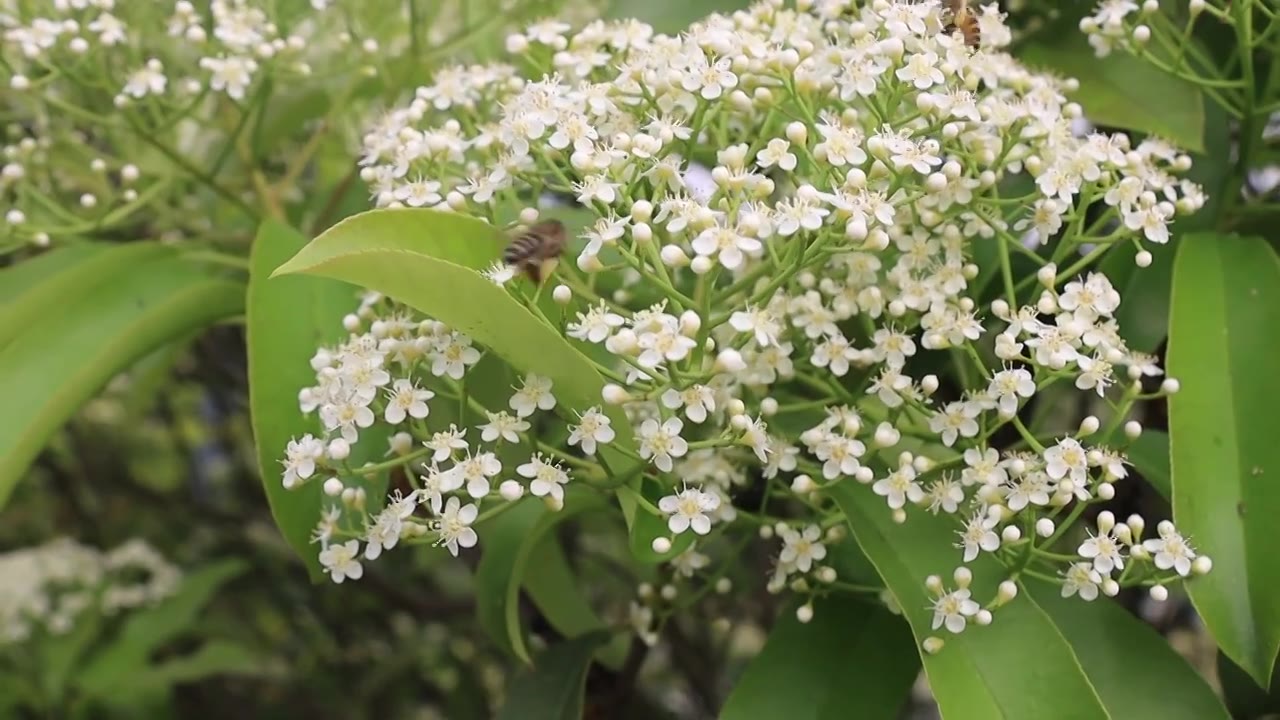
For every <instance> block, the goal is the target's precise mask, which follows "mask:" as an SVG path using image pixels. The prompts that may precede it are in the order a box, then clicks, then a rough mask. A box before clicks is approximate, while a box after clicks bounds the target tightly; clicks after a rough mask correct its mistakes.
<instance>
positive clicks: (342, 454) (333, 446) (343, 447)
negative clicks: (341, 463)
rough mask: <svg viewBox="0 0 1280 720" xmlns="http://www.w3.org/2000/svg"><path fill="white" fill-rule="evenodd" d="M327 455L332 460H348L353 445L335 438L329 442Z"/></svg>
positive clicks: (326, 450)
mask: <svg viewBox="0 0 1280 720" xmlns="http://www.w3.org/2000/svg"><path fill="white" fill-rule="evenodd" d="M325 454H326V455H328V456H329V458H330V459H331V460H346V459H347V458H348V457H350V456H351V445H349V444H348V443H347V441H346V440H343V439H342V438H334V439H333V440H331V441H329V447H328V448H326V449H325Z"/></svg>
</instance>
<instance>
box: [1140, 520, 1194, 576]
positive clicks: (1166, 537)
mask: <svg viewBox="0 0 1280 720" xmlns="http://www.w3.org/2000/svg"><path fill="white" fill-rule="evenodd" d="M1157 530H1158V532H1159V534H1160V537H1158V538H1151V539H1150V540H1144V541H1143V543H1142V549H1144V550H1146V551H1147V552H1149V553H1152V554H1153V555H1154V561H1155V564H1156V567H1158V568H1160V569H1161V570H1168V569H1169V568H1173V569H1174V570H1175V571H1177V573H1178V574H1179V575H1181V576H1182V577H1186V576H1187V575H1189V574H1191V561H1192V560H1195V559H1196V553H1195V551H1194V550H1192V549H1191V546H1190V545H1189V544H1187V541H1186V540H1184V539H1183V537H1182V535H1181V534H1179V533H1178V531H1177V530H1175V529H1174V527H1173V524H1172V523H1170V522H1168V521H1164V522H1162V523H1160V525H1159V526H1158V528H1157Z"/></svg>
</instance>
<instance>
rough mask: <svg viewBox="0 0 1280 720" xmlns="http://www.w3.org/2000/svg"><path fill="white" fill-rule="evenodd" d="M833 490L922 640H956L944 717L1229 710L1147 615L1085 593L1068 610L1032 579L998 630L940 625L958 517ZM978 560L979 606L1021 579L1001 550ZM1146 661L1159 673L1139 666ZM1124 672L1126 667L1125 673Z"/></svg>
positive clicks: (938, 669)
mask: <svg viewBox="0 0 1280 720" xmlns="http://www.w3.org/2000/svg"><path fill="white" fill-rule="evenodd" d="M831 495H832V497H833V498H834V499H835V500H836V502H837V503H838V504H839V506H840V508H841V509H842V510H843V511H844V513H845V516H846V518H847V520H848V523H849V527H850V528H851V529H852V530H853V533H854V536H855V537H856V538H857V541H858V544H859V545H861V546H862V549H863V551H864V552H865V553H866V554H867V556H868V557H869V558H870V559H871V561H872V562H873V563H875V565H876V568H877V569H878V570H879V571H880V576H881V577H882V578H883V579H884V581H885V584H886V585H887V586H888V588H889V590H890V591H891V592H892V593H893V596H894V598H895V599H896V600H897V603H898V606H899V607H900V608H902V609H903V612H904V615H905V617H906V619H907V622H909V623H910V624H911V629H912V632H913V633H914V635H915V639H916V641H917V644H918V643H920V642H923V641H924V639H925V638H927V637H930V636H937V637H941V638H943V639H944V640H945V642H946V644H945V646H944V647H943V648H942V650H941V651H940V652H938V653H936V654H933V655H925V656H924V668H925V672H926V673H927V674H928V677H929V687H930V688H931V689H932V691H933V694H934V697H935V698H936V699H937V701H938V707H939V708H940V710H941V712H942V714H943V716H944V717H947V718H982V719H983V720H985V719H987V718H1011V719H1014V720H1018V719H1021V718H1028V717H1034V718H1045V719H1053V720H1056V719H1057V718H1099V717H1117V718H1119V717H1130V715H1126V714H1124V712H1123V710H1125V709H1128V708H1132V707H1135V706H1139V705H1140V706H1141V707H1143V708H1145V712H1144V713H1142V714H1141V715H1140V716H1142V717H1160V718H1179V717H1185V718H1188V720H1192V719H1194V718H1212V717H1219V718H1225V717H1226V715H1225V712H1224V711H1223V710H1222V708H1221V707H1220V706H1215V705H1214V703H1215V702H1216V701H1215V700H1214V698H1213V695H1212V692H1211V691H1210V689H1209V688H1208V686H1207V685H1205V683H1204V682H1203V681H1201V680H1199V679H1198V678H1197V677H1196V675H1195V673H1194V671H1192V670H1191V668H1190V667H1189V666H1187V665H1186V663H1185V662H1184V661H1182V660H1181V658H1179V657H1178V656H1177V654H1176V653H1174V651H1173V650H1172V649H1171V648H1170V647H1168V645H1165V644H1163V643H1162V642H1151V639H1150V638H1148V637H1147V636H1144V635H1143V634H1142V633H1143V628H1142V627H1141V623H1140V621H1138V620H1137V619H1135V618H1132V616H1129V615H1128V614H1127V613H1125V612H1124V611H1123V610H1121V609H1120V608H1117V607H1115V606H1114V605H1112V604H1111V603H1109V602H1105V601H1099V602H1097V603H1092V604H1087V603H1085V602H1084V601H1082V600H1080V599H1078V598H1076V599H1074V600H1070V601H1068V602H1073V603H1077V604H1078V607H1074V606H1066V605H1063V604H1062V603H1059V602H1053V600H1054V598H1055V597H1056V596H1055V595H1054V594H1053V593H1054V591H1055V590H1054V589H1053V588H1050V589H1049V590H1048V591H1044V590H1043V589H1042V588H1043V586H1036V585H1034V584H1032V585H1031V586H1028V585H1027V583H1022V584H1021V586H1022V588H1023V592H1022V593H1021V594H1019V596H1018V597H1017V598H1016V599H1015V600H1013V601H1012V602H1010V603H1008V604H1007V605H1004V606H1003V607H1000V608H998V609H996V610H995V611H993V614H994V618H995V621H994V622H993V623H992V624H991V625H990V626H987V627H981V626H976V625H971V626H970V627H969V628H967V629H966V630H965V631H964V632H963V633H960V634H958V635H954V634H951V633H948V632H946V630H945V629H939V630H936V631H935V630H933V629H932V627H931V623H932V612H931V611H930V610H928V609H927V608H929V607H930V604H931V597H930V596H929V595H928V593H927V592H926V591H925V587H924V580H925V578H926V577H927V576H928V575H930V574H937V575H940V576H942V577H944V578H948V579H949V576H950V574H951V572H950V571H951V570H952V569H953V568H955V567H956V566H957V565H959V564H960V562H959V560H960V558H959V556H958V553H957V551H956V550H955V548H954V547H952V544H953V543H954V541H955V531H956V527H955V525H954V522H953V520H952V519H951V518H949V517H937V516H933V515H930V514H927V513H923V512H918V513H912V514H911V516H910V518H909V519H908V520H907V522H906V524H905V525H897V524H895V523H894V522H893V521H892V520H891V519H890V516H889V511H888V510H887V509H886V508H885V506H884V501H883V499H881V498H879V497H877V496H875V495H874V494H872V493H871V491H870V490H869V489H868V488H864V487H861V486H857V485H856V484H842V485H840V486H837V487H835V488H833V489H832V490H831ZM967 567H969V569H970V570H971V571H972V573H973V577H974V580H973V585H972V588H973V593H974V599H975V600H977V601H979V602H986V601H987V599H988V598H990V597H993V596H994V595H995V590H996V585H997V584H998V583H999V582H1000V581H1002V580H1005V579H1007V578H1008V576H1009V571H1008V570H1007V569H1006V568H1004V567H1003V566H1002V565H1000V564H999V563H998V562H997V561H996V560H995V559H994V558H993V557H991V556H989V555H982V556H980V557H979V558H978V559H977V560H976V561H974V562H972V563H969V564H968V565H967ZM1113 611H1119V613H1120V614H1118V615H1117V614H1116V612H1113ZM1030 658H1034V662H1030V661H1029V659H1030ZM1143 664H1151V665H1152V666H1153V667H1154V668H1155V670H1153V671H1151V672H1147V671H1145V670H1144V671H1142V672H1130V669H1132V668H1134V667H1136V666H1138V665H1143ZM1116 667H1122V668H1125V670H1126V672H1125V673H1124V674H1117V673H1116V671H1115V668H1116ZM1028 688H1036V691H1035V692H1029V691H1028Z"/></svg>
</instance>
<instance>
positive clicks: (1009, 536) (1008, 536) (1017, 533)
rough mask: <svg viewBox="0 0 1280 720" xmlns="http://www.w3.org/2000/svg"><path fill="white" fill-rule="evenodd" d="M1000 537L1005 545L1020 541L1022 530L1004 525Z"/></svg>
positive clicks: (1015, 526)
mask: <svg viewBox="0 0 1280 720" xmlns="http://www.w3.org/2000/svg"><path fill="white" fill-rule="evenodd" d="M1000 537H1001V538H1002V539H1003V540H1004V541H1005V542H1007V543H1015V542H1018V541H1019V540H1021V539H1022V530H1020V529H1019V528H1018V526H1017V525H1006V526H1005V528H1004V530H1001V531H1000Z"/></svg>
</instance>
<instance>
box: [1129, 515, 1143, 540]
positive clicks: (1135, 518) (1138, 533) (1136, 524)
mask: <svg viewBox="0 0 1280 720" xmlns="http://www.w3.org/2000/svg"><path fill="white" fill-rule="evenodd" d="M1125 524H1126V525H1128V526H1129V529H1130V530H1132V531H1133V536H1134V537H1142V531H1143V530H1145V529H1146V528H1147V521H1146V520H1143V519H1142V516H1141V515H1136V514H1135V515H1130V516H1129V518H1128V519H1127V520H1125Z"/></svg>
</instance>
